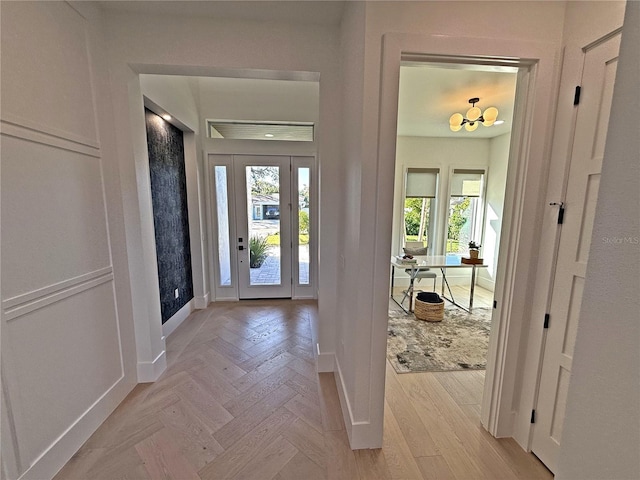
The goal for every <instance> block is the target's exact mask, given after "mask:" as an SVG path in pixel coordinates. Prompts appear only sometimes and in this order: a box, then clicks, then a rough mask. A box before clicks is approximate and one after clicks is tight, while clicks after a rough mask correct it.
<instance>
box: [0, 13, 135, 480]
mask: <svg viewBox="0 0 640 480" xmlns="http://www.w3.org/2000/svg"><path fill="white" fill-rule="evenodd" d="M1 8H2V100H3V105H2V113H1V133H2V137H1V138H2V170H3V172H2V173H3V175H2V234H1V240H2V247H3V248H2V292H1V296H2V362H3V365H2V391H3V397H4V398H3V400H4V401H3V408H2V423H3V428H2V439H1V443H2V464H3V465H2V475H3V478H4V477H7V478H17V477H18V476H20V475H22V478H50V477H52V476H53V475H54V474H55V472H57V470H58V469H59V468H60V467H62V465H63V464H64V463H65V462H66V461H67V460H68V459H69V458H70V457H71V455H72V454H73V453H74V452H75V451H76V450H77V449H78V448H79V447H80V445H82V443H83V442H84V441H85V440H86V439H87V438H88V437H89V435H91V433H93V431H94V430H95V429H96V428H97V427H98V425H100V423H101V422H102V421H103V420H104V419H105V418H106V417H107V416H108V414H109V413H110V412H111V411H112V410H113V409H114V408H115V406H116V405H117V404H118V403H119V402H120V401H121V400H122V399H123V398H124V396H125V395H126V394H127V393H128V392H129V390H130V389H131V388H132V387H133V385H134V384H135V346H134V344H133V328H132V327H133V325H132V323H131V318H132V315H131V297H130V293H129V290H130V289H129V285H128V283H127V277H126V275H125V274H123V265H124V262H123V261H122V260H123V257H122V255H124V254H125V252H124V251H123V245H124V237H123V235H122V223H121V221H120V218H121V215H122V204H121V201H120V198H121V193H120V190H119V188H118V186H117V182H114V178H117V169H114V168H113V167H114V165H113V144H114V136H113V129H112V125H113V117H112V116H111V115H110V114H109V109H108V107H109V105H110V95H109V90H108V88H107V80H108V72H107V70H106V68H105V67H106V64H105V62H104V61H103V57H102V56H101V52H102V51H104V42H103V41H102V32H101V23H100V16H99V14H98V12H97V11H95V10H94V9H93V7H92V6H90V5H85V6H77V8H80V10H76V9H75V8H74V7H72V6H71V5H69V4H67V3H62V2H15V3H3V4H2V6H1ZM114 183H115V186H114ZM116 294H117V302H116Z"/></svg>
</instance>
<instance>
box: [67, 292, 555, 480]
mask: <svg viewBox="0 0 640 480" xmlns="http://www.w3.org/2000/svg"><path fill="white" fill-rule="evenodd" d="M313 315H316V306H315V304H314V303H313V302H299V301H283V300H273V301H249V302H237V303H224V304H212V305H211V306H210V307H209V308H208V309H206V310H202V311H198V312H196V313H194V314H193V315H192V316H191V317H190V318H189V319H188V320H187V321H185V322H184V323H183V325H181V326H180V327H179V328H178V329H177V330H176V331H175V332H174V333H173V334H172V335H171V336H170V337H169V338H168V339H167V359H168V364H169V366H168V369H167V371H166V372H165V373H164V374H163V376H162V377H161V378H160V379H159V380H158V381H157V382H155V383H153V384H141V385H138V386H137V387H136V388H135V389H134V390H133V391H132V392H131V394H130V395H129V396H128V397H127V398H126V399H125V401H124V402H123V403H122V404H121V405H120V406H118V408H117V409H116V411H115V412H114V413H113V414H112V415H111V416H110V417H109V418H108V419H107V420H106V421H105V422H104V423H103V425H102V426H100V428H99V429H98V430H97V431H96V432H95V433H94V435H93V436H92V437H91V438H90V439H89V440H88V441H87V442H86V443H85V444H84V445H83V446H82V448H81V449H80V450H79V451H78V452H77V453H76V454H75V455H74V457H73V458H72V459H71V460H70V461H69V462H68V463H67V465H65V467H63V469H62V470H61V471H60V472H59V473H58V475H57V476H56V477H55V478H56V480H66V479H83V480H84V479H96V480H100V479H105V480H115V479H151V480H157V479H180V480H182V479H185V480H190V479H194V480H195V479H198V480H206V479H216V480H218V479H247V480H248V479H256V480H266V479H278V480H302V479H304V480H314V479H346V480H359V479H362V480H365V479H366V480H373V479H376V480H377V479H403V480H408V479H436V478H437V479H448V478H452V479H461V480H462V479H465V480H466V479H476V478H477V479H480V478H487V479H489V478H491V479H497V478H505V479H511V478H514V479H520V478H522V479H524V478H527V479H533V478H540V479H546V478H552V476H551V474H550V473H549V472H548V471H547V470H546V469H545V468H544V467H543V466H542V465H541V464H540V463H539V462H538V461H537V460H536V459H535V457H533V456H532V455H530V454H527V453H525V452H524V451H522V450H521V449H520V448H519V447H518V446H517V445H516V444H515V442H514V441H513V440H496V439H494V438H492V437H491V436H490V435H489V434H487V433H486V432H485V431H484V430H483V429H482V428H481V426H480V423H479V404H480V399H481V395H482V382H483V378H482V377H483V374H482V372H455V373H454V374H449V373H444V374H404V375H397V374H396V373H395V372H394V371H393V369H392V368H391V367H390V366H388V368H387V394H386V408H385V436H384V447H383V448H382V449H379V450H360V451H355V452H354V451H352V450H350V449H349V443H348V439H347V435H346V432H345V429H344V424H343V421H342V414H341V411H340V402H339V399H338V393H337V390H336V386H335V381H334V377H333V374H327V373H323V374H317V373H316V372H315V368H314V365H313V353H312V352H313V350H312V345H311V327H310V318H311V317H312V316H313Z"/></svg>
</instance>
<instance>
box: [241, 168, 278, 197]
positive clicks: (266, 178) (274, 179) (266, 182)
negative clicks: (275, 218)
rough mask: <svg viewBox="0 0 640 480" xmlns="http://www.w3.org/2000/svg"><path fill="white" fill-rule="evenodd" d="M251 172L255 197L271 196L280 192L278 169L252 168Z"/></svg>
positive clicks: (252, 189) (251, 183) (250, 181)
mask: <svg viewBox="0 0 640 480" xmlns="http://www.w3.org/2000/svg"><path fill="white" fill-rule="evenodd" d="M249 172H250V179H249V184H250V185H251V193H252V194H253V195H271V194H273V193H278V192H279V191H280V186H279V184H278V183H279V180H278V178H279V177H278V167H251V168H250V169H249Z"/></svg>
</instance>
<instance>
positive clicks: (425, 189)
mask: <svg viewBox="0 0 640 480" xmlns="http://www.w3.org/2000/svg"><path fill="white" fill-rule="evenodd" d="M438 173H439V170H438V169H437V168H408V169H407V189H406V197H407V198H425V197H427V198H436V192H437V189H436V188H437V185H438Z"/></svg>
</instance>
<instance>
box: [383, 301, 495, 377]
mask: <svg viewBox="0 0 640 480" xmlns="http://www.w3.org/2000/svg"><path fill="white" fill-rule="evenodd" d="M490 328H491V309H490V308H475V309H474V310H473V313H467V312H465V311H464V310H461V309H459V308H457V307H455V306H454V305H447V306H446V307H445V310H444V320H443V321H442V322H424V321H421V320H416V317H415V316H414V315H413V314H409V315H407V314H406V313H404V312H403V311H400V310H389V331H388V334H389V337H388V341H387V358H388V359H389V361H390V362H391V365H393V368H394V369H395V371H396V372H398V373H410V372H447V371H452V370H484V369H485V368H486V365H487V348H488V346H489V331H490Z"/></svg>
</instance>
